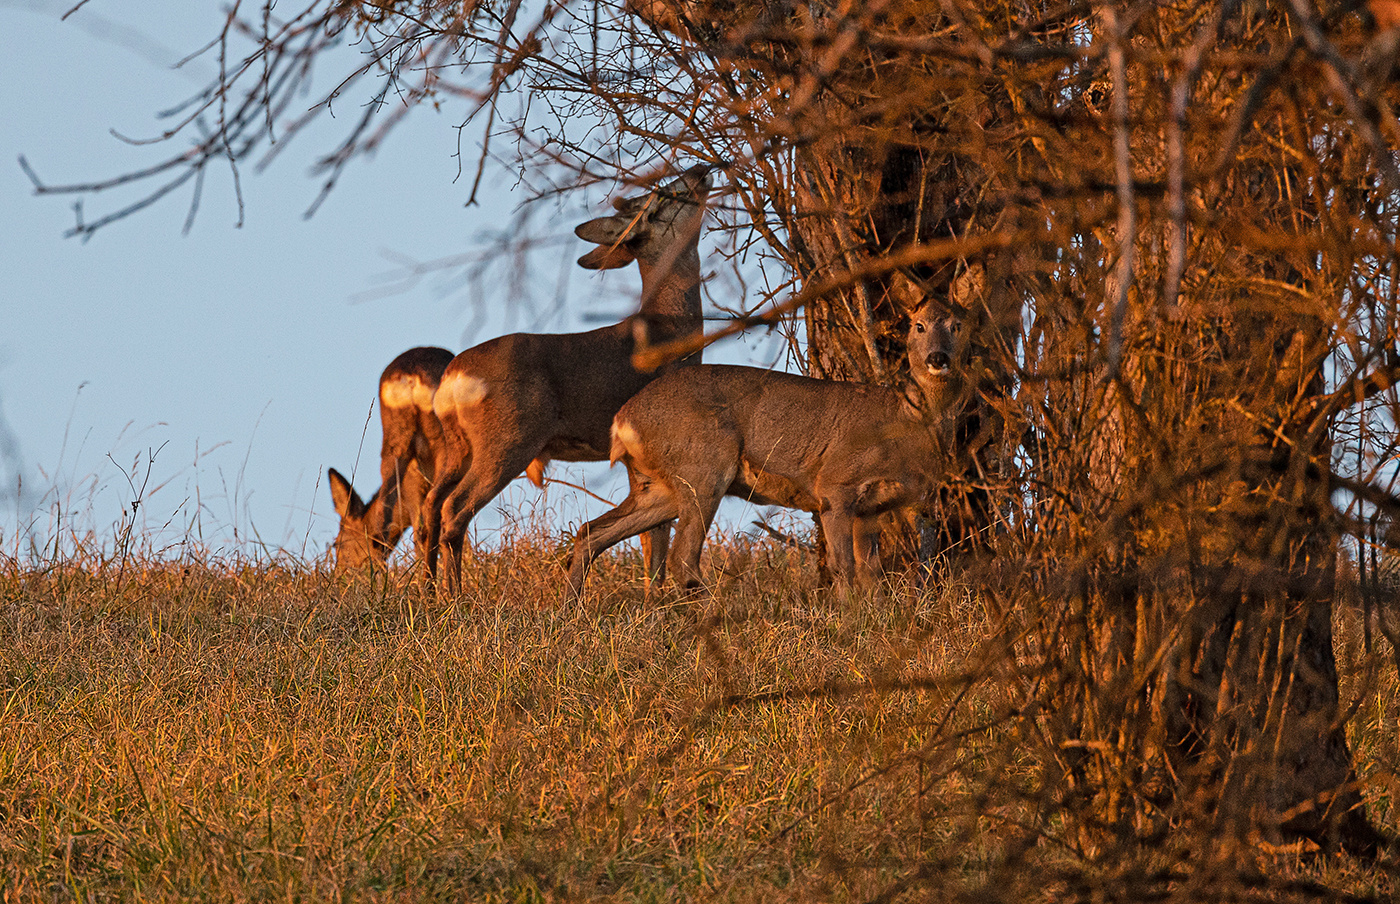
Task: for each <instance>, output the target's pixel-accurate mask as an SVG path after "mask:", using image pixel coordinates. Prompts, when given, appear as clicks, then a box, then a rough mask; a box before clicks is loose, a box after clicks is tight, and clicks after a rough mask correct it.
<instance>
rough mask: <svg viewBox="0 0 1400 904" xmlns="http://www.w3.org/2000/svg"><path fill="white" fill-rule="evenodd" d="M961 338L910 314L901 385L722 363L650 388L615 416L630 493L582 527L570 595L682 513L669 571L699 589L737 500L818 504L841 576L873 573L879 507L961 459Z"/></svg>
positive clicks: (899, 503) (832, 564) (925, 490)
mask: <svg viewBox="0 0 1400 904" xmlns="http://www.w3.org/2000/svg"><path fill="white" fill-rule="evenodd" d="M957 334H958V319H957V318H956V317H954V316H952V315H950V314H948V313H947V312H944V311H942V310H940V309H938V308H936V307H934V306H933V305H930V304H925V305H923V306H922V307H920V308H918V309H917V310H915V311H914V312H913V313H912V314H911V315H910V324H909V332H908V337H907V338H908V361H909V369H910V374H911V377H912V381H911V385H909V386H908V387H907V388H906V389H904V390H903V391H901V390H898V389H891V388H887V387H883V386H869V385H864V384H860V383H843V382H836V381H831V380H815V379H812V378H810V377H801V376H797V375H794V374H785V373H777V372H773V371H767V370H763V369H760V368H754V367H741V366H737V365H718V364H711V365H704V366H700V367H695V368H691V369H689V370H687V371H685V372H684V373H676V374H670V375H668V376H665V377H662V378H661V379H659V380H657V381H656V382H655V383H652V384H651V385H650V386H648V387H647V388H646V389H644V390H642V391H641V392H639V393H638V394H637V395H636V397H634V398H633V399H632V400H631V401H629V402H628V403H627V404H626V405H624V406H622V409H621V410H620V411H619V412H618V413H617V417H616V418H614V419H613V427H612V449H611V460H612V461H613V462H618V461H621V462H623V463H624V464H625V465H626V466H627V472H628V479H629V483H630V486H631V490H630V492H629V493H628V495H627V498H626V499H624V500H623V501H622V503H621V504H619V505H618V506H617V508H615V509H613V510H612V511H610V512H608V513H607V514H605V515H603V516H601V517H599V518H596V519H594V520H593V521H590V522H589V523H588V524H586V525H584V526H583V528H582V529H581V530H580V531H579V532H578V535H577V537H576V538H575V540H574V549H573V556H572V560H571V562H570V567H569V586H570V588H571V590H572V591H573V593H574V594H575V595H577V594H580V593H581V592H582V590H583V582H584V577H585V575H586V574H587V571H588V566H589V565H590V564H591V563H592V562H593V560H594V559H595V558H597V557H598V555H599V554H600V553H601V552H603V551H604V550H605V549H607V548H608V547H610V546H612V545H613V544H615V543H618V542H619V541H621V540H624V539H626V538H628V537H632V536H635V535H637V534H638V533H641V532H643V531H649V530H653V529H655V527H656V526H657V525H659V524H666V523H668V522H669V521H671V520H672V519H676V520H677V524H676V533H675V537H674V538H673V541H672V545H671V554H670V558H669V560H668V564H669V567H670V569H671V571H673V572H674V573H675V575H676V578H677V580H678V581H679V583H680V584H681V586H682V587H684V588H687V589H691V588H695V587H698V586H699V585H700V550H701V547H702V546H703V544H704V542H705V534H706V533H707V532H708V530H709V527H710V522H711V521H712V520H713V519H714V516H715V511H716V509H718V507H719V502H720V498H721V497H723V496H726V495H728V496H740V497H743V498H745V499H749V500H752V501H753V502H754V503H756V504H759V505H781V506H785V507H788V508H796V509H802V510H804V511H808V512H815V513H818V514H819V516H820V518H821V525H822V530H823V531H824V533H825V536H826V543H827V564H828V566H829V568H830V570H831V572H832V574H833V575H834V576H835V577H836V579H837V580H838V581H839V582H841V583H842V584H844V585H847V586H849V585H851V584H852V583H854V582H856V581H857V580H859V581H860V582H862V583H864V582H868V581H870V580H872V579H873V578H874V577H875V576H876V575H877V574H878V568H879V561H878V555H877V553H878V550H877V541H878V538H879V533H880V528H879V516H880V515H881V514H883V513H885V512H888V511H891V510H894V509H897V508H901V507H905V506H910V505H914V504H916V503H919V502H921V501H923V500H925V499H927V498H928V497H929V496H930V494H932V493H933V492H934V491H936V490H937V489H938V487H939V486H940V485H941V484H942V482H943V481H944V479H945V475H946V474H947V472H948V470H949V467H950V465H951V464H952V462H953V453H954V449H953V448H952V446H953V437H954V430H955V422H956V420H957V415H956V411H960V410H961V409H962V408H963V407H964V405H965V404H966V393H965V391H964V388H963V385H962V381H960V380H958V379H957V378H956V376H955V367H954V363H955V361H956V360H957V353H958V352H959V351H962V349H960V348H958V335H957ZM955 409H956V411H955ZM663 578H664V572H663V573H661V574H657V575H656V579H657V583H659V581H660V580H661V579H663Z"/></svg>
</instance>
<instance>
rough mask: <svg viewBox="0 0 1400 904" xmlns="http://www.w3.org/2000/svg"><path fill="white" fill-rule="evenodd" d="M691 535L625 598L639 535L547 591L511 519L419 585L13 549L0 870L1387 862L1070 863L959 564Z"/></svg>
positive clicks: (1366, 750)
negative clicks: (511, 536)
mask: <svg viewBox="0 0 1400 904" xmlns="http://www.w3.org/2000/svg"><path fill="white" fill-rule="evenodd" d="M715 547H716V548H715V549H714V551H713V554H712V558H711V562H710V567H711V568H712V569H714V570H715V571H716V572H717V573H722V574H724V575H725V577H724V578H723V579H722V581H721V587H720V589H719V591H718V593H717V595H716V600H717V601H718V602H714V603H710V604H708V608H707V604H690V603H685V602H679V601H675V600H669V601H668V600H662V601H659V602H657V603H651V604H649V603H647V602H645V601H644V600H643V599H642V598H641V594H640V591H639V586H640V582H639V577H640V564H639V562H638V561H637V559H636V556H635V554H631V555H624V556H622V557H620V558H614V559H609V560H605V561H604V562H601V563H600V565H601V566H602V567H600V569H599V570H598V572H597V573H596V575H595V576H594V577H593V578H592V581H591V584H590V596H589V599H588V601H587V602H586V603H585V604H583V605H581V606H571V605H567V604H565V603H564V602H563V601H562V599H561V580H560V574H559V572H558V571H557V570H556V568H557V565H556V560H557V555H558V550H556V549H554V548H551V547H548V546H546V545H544V544H542V543H540V542H537V541H536V542H531V541H530V540H529V539H528V538H525V539H523V540H521V541H520V542H517V543H515V544H514V545H513V546H512V548H511V549H510V551H508V552H504V553H500V554H492V555H484V556H482V557H481V558H480V559H479V561H478V562H477V563H476V567H475V568H474V569H473V572H472V574H473V577H472V579H471V580H470V582H469V586H468V590H467V593H466V594H465V595H464V597H463V598H462V599H461V600H459V601H457V602H455V603H451V604H439V603H436V602H433V601H431V600H430V599H428V598H426V597H425V596H424V595H423V594H421V593H420V592H419V591H418V590H417V588H415V587H413V586H412V585H408V584H405V583H403V582H401V581H399V580H397V579H394V580H390V581H388V582H385V581H383V580H380V581H378V582H374V583H369V582H365V581H363V580H361V581H347V580H342V579H337V578H335V577H332V576H330V575H329V574H327V573H325V572H324V571H320V570H316V569H313V568H309V567H285V566H273V565H256V566H253V565H249V566H243V565H227V564H223V565H220V564H209V563H204V564H193V563H159V562H153V561H145V562H134V563H133V562H130V561H128V562H127V563H126V565H125V569H124V573H123V576H122V578H121V580H120V581H118V580H117V579H116V577H115V574H114V573H113V569H112V568H106V569H104V568H100V567H96V566H92V565H89V566H86V567H80V566H79V565H76V564H59V565H51V566H46V567H39V566H25V567H21V566H19V565H16V564H13V563H12V564H11V565H10V566H9V567H8V568H6V569H4V570H3V572H0V599H2V600H3V602H4V605H3V609H0V635H3V637H0V682H3V684H0V887H3V889H4V900H6V901H9V900H53V901H67V900H79V901H89V900H124V899H137V898H140V899H152V900H174V899H180V900H220V901H246V900H267V899H273V898H276V899H286V900H305V901H323V900H326V901H328V900H342V899H349V898H357V899H361V900H395V901H416V900H453V901H461V900H471V901H536V900H561V901H562V900H584V899H588V900H627V901H632V900H689V899H719V900H725V901H750V900H752V901H768V900H775V899H816V900H929V899H933V900H957V899H976V900H1021V901H1027V900H1091V899H1093V900H1133V899H1138V898H1137V896H1136V893H1135V892H1134V889H1145V888H1148V887H1149V886H1150V887H1151V888H1154V889H1163V888H1166V889H1170V890H1172V894H1175V895H1177V897H1178V899H1181V900H1219V899H1226V898H1235V899H1240V900H1246V899H1256V900H1272V899H1280V900H1282V899H1288V900H1295V899H1297V900H1301V899H1321V898H1332V897H1336V896H1339V895H1343V894H1356V895H1360V896H1363V897H1366V896H1376V897H1378V898H1380V897H1383V896H1384V895H1386V894H1388V893H1389V890H1390V888H1391V886H1390V878H1389V875H1388V873H1387V871H1386V870H1385V869H1383V868H1381V867H1377V866H1374V865H1368V864H1364V863H1360V862H1357V861H1352V860H1350V859H1347V858H1341V857H1331V858H1312V859H1303V858H1301V857H1299V856H1298V855H1294V854H1287V853H1285V854H1282V855H1271V856H1269V857H1267V858H1265V859H1264V860H1260V861H1258V862H1251V863H1241V862H1238V861H1235V862H1232V863H1231V864H1229V867H1230V869H1229V875H1230V876H1231V877H1232V881H1233V882H1235V883H1236V884H1234V885H1228V884H1227V885H1221V884H1220V878H1219V877H1220V873H1219V872H1217V871H1213V869H1207V868H1206V866H1205V865H1203V864H1202V863H1199V862H1196V863H1193V861H1192V855H1191V854H1190V852H1191V851H1198V850H1199V848H1198V847H1196V846H1194V842H1192V841H1191V840H1190V839H1186V840H1179V841H1174V842H1173V843H1171V844H1169V845H1158V847H1159V848H1160V850H1157V851H1153V850H1144V851H1140V852H1139V853H1138V854H1134V855H1132V856H1131V857H1128V858H1125V859H1119V860H1118V861H1117V862H1102V861H1101V860H1100V861H1097V862H1096V861H1094V860H1093V859H1092V858H1090V857H1088V856H1086V855H1085V854H1084V853H1083V852H1082V851H1079V850H1077V849H1076V846H1075V844H1074V842H1073V841H1072V840H1071V839H1070V838H1069V837H1068V836H1067V834H1066V833H1064V832H1063V831H1062V829H1061V825H1062V820H1061V819H1060V818H1059V816H1058V814H1057V812H1056V809H1055V807H1056V805H1057V802H1058V801H1059V800H1060V798H1061V797H1062V795H1061V794H1060V792H1059V791H1058V789H1057V788H1056V787H1053V786H1052V785H1051V784H1050V782H1049V780H1048V779H1047V772H1046V770H1045V769H1044V768H1043V767H1042V766H1041V765H1039V764H1040V763H1042V762H1044V761H1045V760H1044V758H1039V757H1037V754H1036V750H1035V748H1034V744H1033V743H1028V740H1027V737H1028V736H1027V733H1026V732H1024V731H1023V730H1021V729H1019V728H1017V726H1018V725H1021V724H1023V722H1024V720H1020V721H1018V719H1017V718H1015V717H1016V716H1017V713H1016V707H1017V705H1018V704H1017V702H1016V700H1017V698H1016V693H1015V690H1014V688H1015V686H1016V682H1015V681H1011V680H1003V679H1004V678H1005V677H1006V675H1007V674H1009V672H1008V671H1007V670H1009V669H1011V668H1012V665H1013V664H1011V663H1008V662H1006V657H1005V656H1004V655H1003V654H1001V653H999V652H997V651H999V650H1000V649H1001V644H999V643H998V642H997V637H998V636H999V631H1000V629H999V626H997V625H996V624H994V623H993V622H992V621H991V619H990V618H989V616H988V615H987V613H986V612H984V611H983V609H982V608H981V606H980V605H979V603H978V601H977V599H976V597H975V595H974V594H971V593H969V592H968V591H967V589H966V588H965V587H959V586H957V585H956V584H955V583H953V582H947V581H940V582H930V584H931V585H932V586H929V587H926V588H922V589H921V588H919V587H916V586H914V584H913V583H912V582H905V583H902V584H898V585H896V586H893V587H891V588H890V589H889V590H888V591H887V592H886V594H885V595H884V596H882V597H881V598H879V599H862V598H848V597H843V596H842V595H840V594H835V593H830V592H826V591H819V590H817V589H816V588H815V587H814V586H813V577H812V574H811V569H810V562H809V561H808V560H807V559H806V558H805V557H804V556H802V555H801V554H799V553H795V552H790V551H786V550H783V549H781V548H779V547H776V546H773V545H770V544H767V543H750V542H741V541H730V542H728V543H727V544H724V543H720V544H715ZM1355 635H1356V632H1352V631H1348V630H1346V629H1345V628H1344V630H1343V631H1342V632H1341V633H1340V634H1339V636H1340V637H1342V638H1343V641H1344V642H1343V643H1342V644H1340V647H1341V649H1342V654H1341V655H1342V659H1343V665H1344V667H1345V668H1346V670H1347V672H1348V679H1347V680H1348V681H1349V682H1352V684H1350V685H1348V688H1349V689H1351V690H1354V689H1355V687H1357V686H1358V685H1357V684H1356V682H1359V681H1364V682H1366V685H1365V686H1366V687H1367V688H1370V689H1372V692H1371V693H1370V694H1369V696H1368V697H1367V698H1366V699H1365V700H1364V701H1363V703H1362V704H1361V705H1360V709H1359V710H1358V713H1357V716H1356V718H1355V720H1354V724H1355V726H1356V729H1357V731H1358V732H1360V736H1359V738H1358V740H1357V741H1356V742H1355V746H1356V747H1357V751H1358V761H1359V762H1361V763H1362V764H1363V765H1362V769H1363V772H1364V775H1363V778H1365V779H1366V780H1367V781H1368V782H1370V784H1369V785H1368V789H1369V790H1368V799H1369V800H1370V801H1372V805H1373V807H1374V812H1375V815H1376V816H1377V817H1378V818H1379V819H1380V820H1381V821H1382V822H1383V823H1384V824H1386V825H1390V826H1392V827H1393V826H1394V824H1395V814H1394V810H1393V804H1392V799H1393V792H1394V790H1395V787H1396V784H1395V776H1396V774H1397V768H1396V767H1397V762H1396V759H1397V757H1396V754H1395V751H1396V750H1397V749H1398V748H1397V738H1396V713H1397V696H1398V695H1397V693H1396V688H1395V676H1394V675H1393V674H1386V673H1385V669H1384V668H1371V666H1370V664H1371V663H1375V662H1376V661H1377V658H1378V657H1377V656H1375V655H1372V654H1368V653H1366V651H1364V650H1363V649H1362V648H1361V647H1360V645H1359V644H1358V643H1357V642H1355V641H1356V636H1355ZM1368 670H1369V671H1368ZM1392 671H1393V670H1392ZM999 676H1000V677H999ZM1376 688H1381V689H1383V691H1382V692H1376V691H1375V689H1376ZM1260 856H1261V857H1263V856H1264V855H1260ZM1188 866H1190V867H1191V868H1189V869H1188V868H1187V867H1188ZM1215 867H1218V868H1223V867H1222V866H1221V864H1219V863H1216V864H1215ZM1153 870H1157V871H1158V872H1156V873H1153V872H1152V871H1153ZM1164 877H1165V878H1164ZM1266 877H1267V878H1266ZM1226 888H1228V889H1229V893H1228V894H1227V893H1225V891H1224V890H1223V889H1226ZM1251 896H1253V898H1251ZM1261 896H1262V897H1261ZM1144 897H1145V896H1144Z"/></svg>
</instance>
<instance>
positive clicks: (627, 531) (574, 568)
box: [569, 481, 676, 599]
mask: <svg viewBox="0 0 1400 904" xmlns="http://www.w3.org/2000/svg"><path fill="white" fill-rule="evenodd" d="M675 517H676V504H675V500H674V499H673V498H671V497H670V496H669V495H668V494H666V493H665V492H664V491H663V490H662V488H661V487H658V486H656V485H655V484H650V485H646V484H639V483H637V482H635V481H634V482H633V485H632V490H631V492H629V493H628V494H627V498H626V499H624V500H622V502H621V503H619V504H618V506H617V508H615V509H613V510H612V511H610V512H607V513H606V514H604V515H601V516H600V517H597V518H594V519H593V520H592V521H590V522H588V523H587V524H585V525H584V526H583V527H582V528H580V529H579V532H578V534H577V536H575V538H574V550H573V554H572V555H571V556H570V561H569V592H570V594H571V595H572V596H573V597H574V598H575V599H577V598H578V597H579V596H581V595H582V593H583V582H584V578H585V577H586V576H587V574H588V568H589V566H590V565H592V564H593V560H594V559H596V558H598V556H599V555H601V554H602V553H603V552H604V551H605V550H607V549H608V548H610V547H612V546H615V545H616V544H618V543H621V542H622V541H623V540H626V539H627V538H628V537H635V536H637V535H638V534H641V535H642V546H643V551H644V552H645V553H646V555H647V560H648V562H647V570H648V589H650V586H651V581H650V578H651V569H652V567H653V566H654V564H655V561H654V558H655V556H656V553H657V548H658V547H657V543H656V538H655V534H656V533H657V532H658V531H659V532H661V533H662V536H663V538H664V537H666V536H668V535H669V533H670V527H669V526H668V525H669V522H670V521H672V520H673V519H674V518H675ZM660 552H661V555H662V556H664V555H665V554H666V544H665V542H664V540H663V542H662V544H661V546H660Z"/></svg>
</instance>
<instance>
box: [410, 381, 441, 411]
mask: <svg viewBox="0 0 1400 904" xmlns="http://www.w3.org/2000/svg"><path fill="white" fill-rule="evenodd" d="M436 391H437V390H436V389H435V388H434V387H432V386H429V385H428V384H427V383H424V382H423V381H422V380H420V379H418V378H416V377H415V378H414V380H413V404H415V405H417V406H418V408H419V410H420V411H432V410H433V394H434V393H435V392H436Z"/></svg>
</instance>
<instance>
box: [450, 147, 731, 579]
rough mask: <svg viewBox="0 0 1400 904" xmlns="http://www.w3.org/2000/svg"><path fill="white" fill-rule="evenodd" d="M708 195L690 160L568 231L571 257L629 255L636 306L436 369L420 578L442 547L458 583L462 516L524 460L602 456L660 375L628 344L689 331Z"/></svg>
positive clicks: (479, 349) (599, 265)
mask: <svg viewBox="0 0 1400 904" xmlns="http://www.w3.org/2000/svg"><path fill="white" fill-rule="evenodd" d="M709 192H710V176H709V171H708V169H707V168H704V167H694V168H692V169H690V170H688V171H686V172H685V173H684V174H682V175H681V176H680V177H679V178H677V179H674V180H672V181H671V182H669V183H667V184H665V185H661V186H658V187H657V188H655V189H654V190H652V191H651V192H649V193H647V194H646V195H643V196H640V197H634V198H627V199H621V200H617V201H614V202H613V206H614V207H615V208H616V209H617V211H618V212H617V213H616V214H613V215H612V216H606V217H599V218H597V219H594V220H589V221H588V222H587V223H584V224H582V225H581V226H579V227H578V228H576V229H575V230H574V232H575V233H576V234H577V235H578V236H579V238H582V239H583V240H584V241H587V242H592V243H593V244H595V245H597V246H598V247H596V248H594V249H593V250H592V251H590V252H588V253H587V254H585V255H584V256H583V257H581V258H579V261H578V262H579V265H580V266H583V267H585V268H588V269H594V270H603V269H613V268H617V267H624V266H626V265H627V264H630V263H632V262H633V261H636V262H637V266H638V268H639V269H640V270H641V275H642V301H641V308H640V310H639V311H638V313H636V314H634V315H633V316H631V317H629V318H627V319H626V320H623V321H622V322H621V323H617V324H614V325H613V326H609V327H603V328H602V329H596V330H591V331H589V332H585V333H563V334H539V333H514V334H512V335H509V336H501V337H499V338H497V339H491V340H488V341H486V342H483V343H481V344H480V345H478V346H475V347H474V348H470V349H467V350H466V351H464V352H462V353H461V354H460V355H458V356H457V357H456V358H454V359H453V360H452V363H451V364H449V365H448V366H447V370H446V371H445V372H444V373H443V376H442V382H441V384H440V385H439V386H438V391H437V394H436V395H435V396H434V398H433V410H434V412H435V413H436V414H437V417H438V420H439V421H440V422H441V424H442V432H443V450H442V457H441V458H440V459H439V468H438V472H437V478H436V480H435V481H434V483H433V486H432V489H430V490H429V491H428V495H427V498H426V499H425V501H424V517H423V523H424V531H425V536H424V543H425V556H426V562H427V568H428V575H429V580H433V581H435V580H436V579H437V570H438V557H439V555H440V554H442V555H444V556H445V557H446V564H445V565H444V568H445V569H446V580H445V581H444V582H443V583H444V586H445V588H446V590H447V592H449V593H456V592H458V591H459V589H460V586H461V569H462V549H463V545H464V543H465V538H466V533H467V527H468V525H469V524H470V522H471V519H472V518H473V517H475V516H476V513H477V512H479V511H481V509H482V508H483V507H484V506H485V505H486V504H487V503H488V502H490V501H491V500H492V499H494V498H495V497H496V495H497V494H498V493H500V492H501V490H502V489H504V488H505V486H506V484H508V483H510V481H512V480H514V479H515V478H516V477H517V476H519V474H520V472H521V471H523V470H525V469H526V467H527V465H531V463H532V462H534V465H532V468H534V469H536V470H537V471H538V472H540V473H542V472H543V468H544V465H545V464H546V463H547V462H549V461H550V460H552V459H557V460H560V461H602V460H604V459H606V458H607V457H608V449H609V448H610V442H611V440H610V437H609V433H608V431H609V426H610V425H611V423H612V418H613V415H614V414H616V413H617V410H618V408H620V407H621V406H622V403H623V402H625V401H627V400H628V399H629V398H631V397H632V396H633V395H634V394H635V393H636V392H637V390H639V389H641V388H642V387H643V386H645V385H646V384H647V383H649V382H650V381H651V380H653V379H654V378H655V377H656V376H657V373H660V372H664V371H659V372H657V373H650V372H643V371H639V370H637V369H636V368H635V367H634V366H633V364H632V355H633V353H634V352H635V351H637V350H638V349H640V348H644V347H646V346H647V345H650V344H660V343H663V342H668V341H671V340H675V339H680V338H684V337H688V336H691V335H694V334H696V333H699V332H700V330H701V328H702V325H703V324H702V320H701V310H700V254H699V251H698V248H697V245H698V242H699V238H700V225H701V221H702V220H703V219H704V214H705V199H706V197H707V196H708V195H709ZM699 357H700V355H699V353H696V354H695V355H692V356H691V357H690V358H688V359H685V360H683V361H681V362H677V364H690V363H693V362H695V361H698V360H699ZM672 366H673V367H674V366H676V365H672ZM668 534H669V525H666V524H664V523H659V524H657V525H653V527H652V529H651V530H650V531H649V533H648V536H647V537H646V538H644V539H643V545H644V546H645V547H646V556H647V560H648V563H649V568H652V569H654V570H656V571H660V569H661V568H662V567H663V563H664V559H665V555H666V546H667V542H666V541H667V537H668Z"/></svg>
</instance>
